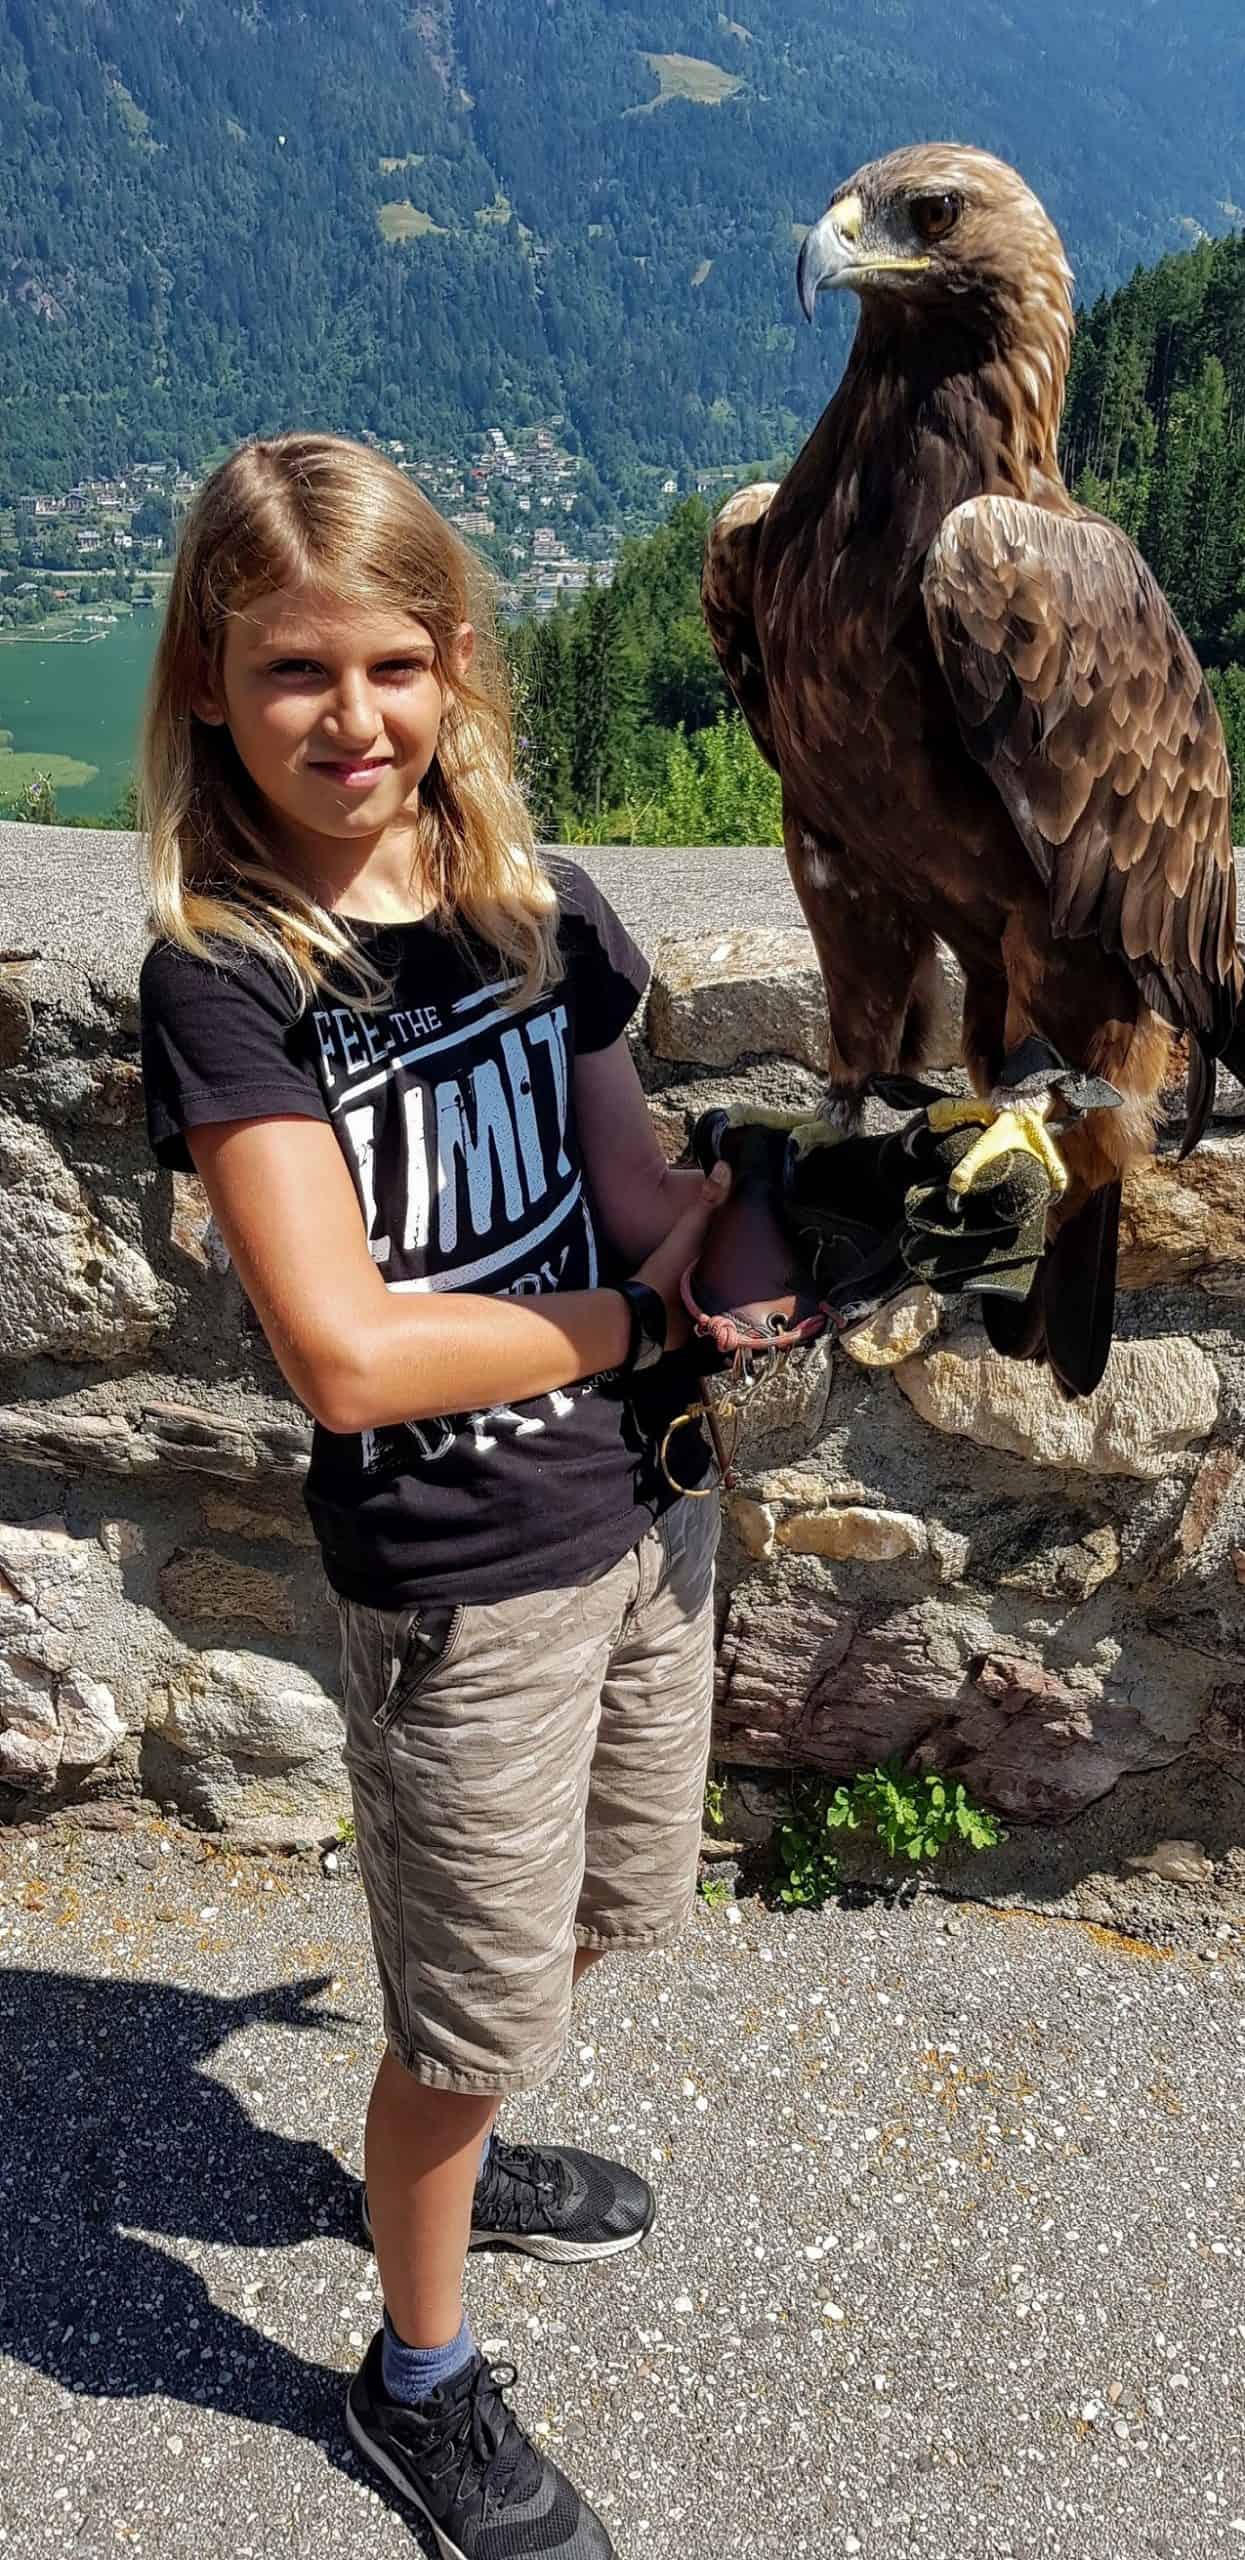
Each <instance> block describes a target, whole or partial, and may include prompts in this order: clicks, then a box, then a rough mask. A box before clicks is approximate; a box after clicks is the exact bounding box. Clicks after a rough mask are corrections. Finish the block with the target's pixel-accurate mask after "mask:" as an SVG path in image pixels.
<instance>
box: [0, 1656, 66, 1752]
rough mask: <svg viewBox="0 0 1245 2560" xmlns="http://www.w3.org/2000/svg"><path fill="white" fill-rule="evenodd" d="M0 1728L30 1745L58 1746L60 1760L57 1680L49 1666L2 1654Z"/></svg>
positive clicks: (0, 1669) (21, 1657) (28, 1658)
mask: <svg viewBox="0 0 1245 2560" xmlns="http://www.w3.org/2000/svg"><path fill="white" fill-rule="evenodd" d="M0 1725H3V1726H4V1728H5V1730H6V1731H7V1732H9V1733H20V1734H24V1735H25V1736H26V1738H27V1740H28V1741H31V1742H48V1743H51V1742H55V1744H56V1756H57V1757H58V1758H59V1756H60V1740H59V1733H60V1728H59V1726H58V1724H57V1719H56V1676H55V1673H54V1672H52V1671H49V1669H48V1667H47V1665H46V1663H42V1662H34V1661H32V1660H31V1659H30V1657H29V1656H28V1655H26V1654H21V1653H9V1654H7V1655H6V1654H0Z"/></svg>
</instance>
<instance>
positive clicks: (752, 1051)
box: [647, 931, 826, 1073]
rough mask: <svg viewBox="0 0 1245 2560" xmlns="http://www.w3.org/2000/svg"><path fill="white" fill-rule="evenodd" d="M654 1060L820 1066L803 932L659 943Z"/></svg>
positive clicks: (819, 1015) (811, 968)
mask: <svg viewBox="0 0 1245 2560" xmlns="http://www.w3.org/2000/svg"><path fill="white" fill-rule="evenodd" d="M647 1031H648V1042H649V1046H650V1048H651V1049H653V1050H654V1051H655V1052H656V1055H657V1056H658V1057H659V1058H685V1059H690V1060H693V1061H694V1062H695V1063H696V1064H697V1065H699V1066H703V1067H731V1066H734V1064H735V1062H736V1060H737V1059H739V1058H742V1057H746V1056H748V1055H767V1054H768V1055H775V1054H776V1055H778V1056H779V1057H784V1058H796V1059H798V1060H799V1061H800V1063H801V1064H802V1065H803V1066H806V1067H812V1068H814V1069H815V1070H817V1072H819V1073H820V1072H821V1071H822V1070H823V1069H824V1067H825V1064H826V999H825V994H824V991H823V988H822V983H821V973H820V971H819V969H818V967H817V963H816V960H815V958H814V955H813V946H812V943H811V942H810V940H809V938H808V935H807V934H805V933H789V932H785V931H774V932H743V933H739V932H730V931H727V932H725V933H720V934H713V933H701V934H693V935H689V936H687V937H685V938H683V939H680V940H677V941H676V940H673V939H672V940H670V941H666V942H660V943H659V944H658V946H657V953H656V958H655V961H654V965H653V977H652V985H651V989H650V993H649V1000H648V1025H647Z"/></svg>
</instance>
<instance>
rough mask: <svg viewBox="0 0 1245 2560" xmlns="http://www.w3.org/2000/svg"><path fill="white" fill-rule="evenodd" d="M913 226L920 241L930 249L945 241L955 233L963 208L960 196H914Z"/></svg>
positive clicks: (912, 206) (912, 207)
mask: <svg viewBox="0 0 1245 2560" xmlns="http://www.w3.org/2000/svg"><path fill="white" fill-rule="evenodd" d="M910 211H911V214H912V225H913V229H914V230H915V232H916V234H917V236H918V238H919V239H921V240H924V241H925V242H926V244H927V245H928V246H930V247H932V246H933V243H934V242H935V241H936V240H945V239H946V237H947V233H948V232H949V231H954V229H955V226H956V224H957V222H958V221H959V218H960V215H961V213H962V211H963V206H962V204H961V202H960V199H959V197H958V196H952V195H946V196H914V197H913V200H912V204H911V207H910Z"/></svg>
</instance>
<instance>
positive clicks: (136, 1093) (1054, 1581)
mask: <svg viewBox="0 0 1245 2560" xmlns="http://www.w3.org/2000/svg"><path fill="white" fill-rule="evenodd" d="M586 859H587V860H588V861H589V862H590V864H591V867H592V868H593V870H594V872H596V874H597V876H598V877H600V878H601V880H602V883H603V885H604V886H605V887H606V889H607V891H608V894H609V895H610V896H611V897H612V898H613V899H614V901H615V903H616V905H617V906H618V907H619V909H620V910H621V912H622V913H623V915H624V917H625V918H626V919H627V921H628V922H629V923H631V925H632V928H633V930H635V931H637V933H638V934H639V937H640V939H641V940H642V941H644V942H645V944H646V946H647V947H648V948H649V949H650V950H655V955H656V969H655V975H654V981H653V986H652V990H651V994H650V998H649V1003H648V1007H647V1012H646V1016H645V1018H644V1020H643V1021H642V1023H641V1025H640V1026H639V1031H640V1039H639V1046H638V1049H637V1056H638V1059H639V1063H640V1067H641V1072H642V1075H643V1077H644V1081H645V1084H646V1087H647V1088H648V1091H649V1093H650V1097H651V1101H652V1106H653V1109H654V1112H655V1114H656V1118H657V1125H658V1127H659V1130H660V1131H661V1134H662V1137H663V1143H664V1144H665V1145H666V1147H667V1149H668V1151H669V1152H670V1153H671V1154H672V1155H677V1154H678V1153H679V1152H680V1150H681V1148H682V1146H683V1142H684V1138H685V1133H686V1129H687V1127H688V1125H689V1121H690V1119H691V1118H692V1117H693V1116H694V1115H695V1113H696V1112H697V1111H699V1110H700V1109H702V1108H703V1107H704V1106H705V1104H707V1103H709V1102H716V1101H718V1100H729V1099H732V1098H734V1097H735V1096H737V1095H739V1094H742V1093H747V1094H748V1095H750V1096H751V1097H752V1098H754V1099H765V1100H768V1101H772V1102H782V1103H791V1104H797V1103H798V1104H811V1103H812V1102H813V1101H814V1099H815V1097H816V1093H817V1089H818V1076H817V1069H818V1062H819V1058H820V1051H821V1013H820V996H819V991H818V984H817V980H816V976H815V972H814V971H813V969H812V967H811V953H810V948H809V945H808V943H807V940H806V939H805V937H804V934H803V931H802V928H800V926H799V924H798V918H797V916H796V911H795V909H794V907H793V905H792V902H791V900H790V893H789V891H788V889H787V885H786V881H785V874H784V872H783V869H782V866H781V860H780V858H779V857H777V856H775V855H773V854H770V853H762V854H757V853H752V852H743V853H741V852H729V853H723V852H716V853H715V852H712V851H707V852H705V851H697V852H696V853H693V854H681V853H649V852H644V853H638V852H637V853H629V854H621V853H610V854H604V853H603V854H600V855H597V854H592V855H589V856H587V857H586ZM741 920H742V922H741ZM141 944H142V936H141V897H140V892H139V888H138V872H137V860H136V849H135V847H134V845H133V842H132V840H130V839H127V838H123V837H110V838H91V837H89V836H87V835H84V834H77V833H69V832H64V833H61V832H59V831H55V830H21V829H15V828H13V829H0V1275H2V1276H0V1813H3V1814H7V1815H8V1816H9V1817H10V1818H11V1817H12V1816H14V1815H16V1814H20V1815H27V1816H28V1815H29V1814H30V1813H31V1812H32V1811H35V1810H38V1809H39V1808H43V1807H51V1806H54V1805H57V1804H60V1803H64V1802H66V1801H83V1800H84V1799H91V1800H98V1799H100V1798H103V1799H105V1800H112V1799H117V1798H124V1797H125V1796H126V1795H131V1796H134V1795H144V1796H147V1797H150V1798H154V1799H155V1800H156V1801H158V1802H159V1803H162V1804H164V1805H166V1806H169V1807H174V1808H176V1809H177V1810H179V1811H180V1812H182V1813H183V1814H185V1815H186V1816H188V1817H189V1818H190V1819H192V1820H194V1821H198V1822H200V1823H202V1824H204V1825H207V1826H209V1827H211V1828H214V1829H220V1828H227V1829H229V1830H230V1832H231V1833H232V1834H234V1835H235V1836H236V1837H238V1838H239V1839H240V1840H248V1839H249V1840H250V1841H252V1842H263V1841H265V1840H286V1839H297V1838H301V1837H308V1838H315V1837H324V1836H328V1835H330V1834H331V1833H332V1831H333V1829H334V1827H335V1825H336V1821H337V1819H338V1816H339V1814H340V1813H341V1812H342V1811H343V1810H344V1808H345V1802H346V1797H345V1789H344V1783H343V1779H342V1773H341V1768H340V1759H339V1735H340V1726H339V1720H338V1715H337V1709H336V1706H335V1703H334V1698H333V1686H334V1636H335V1625H334V1619H333V1613H332V1610H331V1608H330V1606H329V1605H328V1603H327V1600H326V1597H325V1594H324V1591H323V1587H322V1584H321V1581H320V1577H319V1572H318V1567H317V1562H316V1556H315V1551H314V1548H313V1546H312V1543H311V1535H310V1530H309V1528H308V1525H307V1522H306V1519H305V1515H304V1512H303V1509H302V1504H301V1499H300V1486H301V1478H302V1474H303V1470H304V1468H305V1463H306V1453H307V1447H308V1441H309V1431H308V1426H307V1424H306V1422H305V1420H304V1418H303V1416H302V1414H301V1413H300V1412H299V1410H298V1409H297V1408H296V1407H295V1406H294V1405H292V1404H291V1402H290V1399H289V1397H288V1395H287V1394H286V1391H285V1389H284V1387H283V1384H282V1382H281V1380H280V1378H279V1376H278V1374H277V1372H276V1370H275V1368H274V1365H273V1363H272V1361H271V1359H270V1357H269V1355H268V1352H267V1348H266V1346H265V1344H264V1342H263V1339H262V1336H260V1335H259V1334H258V1332H257V1330H256V1328H255V1325H254V1323H253V1320H252V1319H251V1318H250V1316H249V1312H248V1310H247V1308H246V1305H245V1302H244V1300H243V1298H242V1295H241V1292H240V1290H239V1288H238V1285H237V1282H236V1280H235V1279H234V1277H233V1275H232V1273H231V1272H230V1271H229V1270H228V1268H227V1267H225V1266H223V1265H222V1261H221V1257H220V1254H219V1251H218V1249H217V1248H216V1246H215V1240H214V1237H213V1234H212V1230H211V1228H210V1224H209V1221H208V1219H207V1215H206V1207H205V1203H204V1201H203V1199H202V1197H201V1195H200V1193H199V1191H198V1187H197V1185H195V1184H194V1183H193V1182H191V1181H189V1180H181V1179H170V1178H169V1177H166V1176H161V1175H158V1174H157V1173H156V1172H155V1171H154V1170H153V1169H152V1167H151V1164H150V1160H149V1158H148V1156H147V1152H146V1146H145V1140H144V1135H143V1124H142V1103H141V1090H140V1083H139V1074H138V1065H137V1015H136V1007H135V998H134V987H135V981H136V975H137V966H138V960H139V957H140V954H141ZM948 1000H949V1001H948V1028H947V1031H946V1034H945V1036H944V1040H943V1042H942V1044H941V1045H942V1053H943V1057H944V1058H945V1060H946V1061H947V1062H949V1061H950V1060H951V1059H952V1058H953V1057H954V1054H955V1034H954V1000H955V987H954V980H953V977H952V975H951V973H950V972H949V973H948ZM1243 1172H1245V1094H1242V1092H1241V1091H1240V1090H1239V1088H1236V1087H1235V1086H1232V1085H1231V1084H1230V1083H1229V1082H1228V1081H1227V1080H1225V1082H1224V1089H1223V1090H1222V1091H1221V1095H1220V1116H1219V1117H1218V1118H1217V1119H1216V1121H1215V1124H1214V1128H1213V1132H1212V1134H1211V1136H1210V1138H1209V1140H1208V1142H1207V1143H1206V1144H1205V1145H1204V1146H1203V1148H1202V1150H1201V1151H1200V1153H1199V1154H1198V1156H1196V1157H1195V1158H1194V1159H1193V1160H1192V1161H1191V1162H1190V1163H1189V1164H1187V1165H1185V1166H1183V1167H1179V1166H1177V1165H1176V1164H1175V1162H1174V1160H1173V1159H1172V1158H1171V1156H1170V1155H1168V1156H1165V1157H1164V1159H1163V1160H1162V1161H1161V1162H1160V1163H1159V1164H1158V1165H1157V1166H1156V1167H1155V1168H1153V1169H1152V1170H1150V1171H1148V1172H1146V1173H1145V1174H1144V1175H1143V1176H1142V1177H1141V1178H1140V1179H1139V1180H1138V1181H1137V1182H1136V1183H1135V1184H1134V1185H1133V1188H1132V1191H1131V1193H1130V1196H1129V1199H1128V1202H1127V1208H1126V1218H1125V1250H1124V1268H1123V1280H1124V1290H1123V1296H1122V1302H1121V1312H1120V1324H1119V1340H1118V1343H1117V1347H1116V1349H1115V1351H1114V1353H1113V1355H1112V1360H1111V1365H1110V1368H1109V1370H1108V1374H1107V1377H1106V1380H1105V1381H1104V1384H1103V1386H1102V1388H1101V1389H1100V1390H1099V1392H1098V1394H1097V1395H1096V1396H1095V1397H1093V1398H1092V1399H1090V1400H1089V1401H1088V1402H1087V1403H1086V1404H1083V1405H1075V1406H1070V1405H1065V1404H1064V1403H1063V1402H1062V1400H1061V1399H1060V1398H1059V1396H1058V1395H1057V1393H1055V1391H1054V1390H1053V1389H1052V1388H1051V1386H1050V1384H1049V1382H1048V1380H1047V1379H1046V1377H1045V1375H1044V1373H1042V1372H1040V1371H1036V1370H1031V1369H1028V1368H1022V1367H1018V1366H1016V1365H1014V1364H1008V1363H1005V1362H1003V1361H1000V1360H999V1359H998V1358H997V1357H996V1356H995V1355H994V1354H993V1353H991V1352H990V1350H989V1349H988V1347H987V1346H986V1343H985V1340H984V1336H983V1335H982V1333H981V1330H980V1328H979V1327H978V1326H977V1325H976V1324H975V1323H974V1322H973V1320H972V1316H971V1312H970V1310H969V1308H968V1307H967V1306H966V1305H959V1304H956V1303H955V1302H945V1301H944V1302H940V1301H937V1300H935V1299H933V1298H931V1297H930V1296H929V1295H928V1293H925V1292H922V1291H913V1292H912V1293H911V1295H910V1297H909V1298H908V1299H906V1300H905V1301H903V1302H902V1303H901V1304H900V1306H899V1307H898V1308H897V1309H894V1310H892V1311H890V1312H889V1313H888V1315H887V1316H886V1317H885V1319H883V1320H881V1321H880V1322H879V1323H878V1324H877V1325H875V1326H873V1327H870V1328H868V1329H866V1330H865V1331H864V1332H863V1333H862V1334H860V1335H859V1336H857V1337H856V1338H855V1339H852V1340H849V1341H848V1342H847V1343H846V1344H845V1345H844V1346H843V1347H842V1349H841V1350H839V1351H838V1352H836V1353H833V1354H832V1353H831V1352H829V1351H828V1350H827V1349H825V1348H824V1347H822V1346H818V1347H817V1348H816V1349H815V1350H814V1351H813V1352H812V1353H810V1354H807V1355H804V1356H803V1357H802V1358H800V1359H799V1360H797V1361H792V1362H790V1363H788V1364H787V1365H786V1367H784V1368H782V1369H780V1370H778V1371H777V1372H776V1374H775V1376H774V1378H773V1379H772V1380H771V1381H770V1382H769V1383H768V1384H767V1385H766V1387H765V1388H764V1389H763V1390H761V1391H759V1392H758V1395H757V1397H756V1398H755V1399H754V1401H753V1402H752V1404H751V1405H750V1407H749V1411H748V1415H747V1420H746V1427H745V1430H744V1435H743V1440H742V1444H741V1468H742V1472H741V1477H740V1481H739V1483H738V1486H737V1488H736V1489H735V1491H734V1492H733V1493H732V1495H731V1497H730V1500H729V1503H728V1506H727V1539H726V1547H725V1556H724V1568H723V1574H722V1586H721V1588H722V1633H721V1648H720V1705H719V1744H720V1749H721V1752H722V1755H723V1757H724V1758H725V1759H727V1760H728V1761H731V1762H733V1763H736V1764H739V1765H742V1766H746V1767H754V1768H756V1767H760V1768H780V1767H791V1766H810V1767H815V1768H820V1769H825V1770H827V1771H832V1772H837V1773H842V1774H846V1773H849V1772H851V1771H852V1770H854V1769H856V1768H858V1767H860V1766H861V1765H863V1764H869V1763H872V1762H873V1760H874V1759H876V1758H878V1757H881V1756H884V1755H886V1754H888V1753H891V1752H894V1751H901V1752H904V1753H906V1754H908V1755H909V1756H910V1757H911V1758H912V1759H913V1760H914V1762H915V1763H917V1764H924V1765H935V1764H937V1765H938V1766H940V1767H942V1768H944V1769H945V1768H956V1769H959V1770H961V1771H963V1772H964V1773H965V1775H966V1777H967V1778H968V1779H969V1780H970V1781H971V1783H972V1785H973V1787H974V1790H975V1792H976V1793H977V1794H978V1795H979V1796H981V1797H982V1798H984V1799H986V1800H988V1801H990V1802H992V1803H994V1804H995V1805H997V1806H998V1807H1000V1808H1001V1809H1003V1810H1004V1811H1005V1812H1006V1813H1007V1814H1009V1815H1010V1816H1011V1817H1012V1818H1014V1819H1015V1818H1021V1819H1023V1818H1024V1817H1026V1816H1028V1817H1033V1816H1048V1817H1049V1816H1060V1815H1064V1814H1067V1813H1070V1812H1074V1811H1076V1810H1078V1809H1079V1808H1081V1807H1083V1806H1085V1805H1086V1804H1088V1803H1090V1802H1091V1801H1093V1800H1094V1799H1095V1798H1099V1797H1101V1796H1103V1795H1104V1794H1105V1793H1106V1792H1107V1791H1108V1790H1109V1789H1111V1788H1112V1787H1113V1785H1114V1784H1115V1782H1116V1780H1117V1779H1118V1778H1119V1777H1120V1776H1121V1775H1122V1774H1123V1773H1125V1772H1130V1771H1141V1770H1157V1769H1166V1768H1170V1767H1171V1766H1172V1765H1173V1764H1174V1763H1177V1762H1185V1763H1188V1764H1189V1765H1190V1766H1193V1765H1196V1766H1198V1767H1199V1768H1209V1769H1211V1770H1215V1771H1219V1772H1222V1773H1223V1775H1224V1777H1225V1778H1229V1777H1231V1778H1235V1779H1245V1430H1243V1421H1245V1192H1243V1190H1242V1174H1243ZM1242 1801H1245V1799H1242Z"/></svg>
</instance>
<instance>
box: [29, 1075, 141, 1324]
mask: <svg viewBox="0 0 1245 2560" xmlns="http://www.w3.org/2000/svg"><path fill="white" fill-rule="evenodd" d="M0 1269H2V1270H3V1272H4V1288H3V1291H2V1292H0V1360H33V1359H36V1358H39V1357H48V1356H51V1357H53V1358H56V1359H61V1360H73V1361H82V1360H107V1359H115V1358H118V1357H120V1356H121V1355H122V1354H124V1353H128V1352H135V1351H145V1350H146V1349H147V1348H148V1347H149V1345H150V1343H151V1341H152V1339H153V1336H154V1335H155V1333H156V1331H157V1329H158V1328H159V1326H160V1324H161V1322H162V1320H163V1319H164V1317H165V1316H166V1315H167V1313H168V1311H169V1301H168V1299H167V1296H166V1293H165V1291H164V1290H163V1289H162V1288H161V1285H160V1282H159V1281H158V1280H157V1278H156V1275H155V1273H154V1271H153V1270H152V1268H151V1265H150V1263H148V1262H146V1261H145V1260H144V1258H143V1256H142V1254H141V1253H137V1252H136V1251H135V1249H134V1247H133V1246H132V1245H130V1244H127V1243H126V1242H125V1241H124V1240H123V1238H122V1237H120V1236H118V1235H115V1234H114V1233H113V1232H112V1230H111V1229H110V1228H109V1227H108V1226H106V1225H105V1223H104V1222H103V1220H102V1219H101V1217H100V1216H99V1214H98V1212H97V1211H96V1209H95V1208H94V1207H93V1206H92V1204H91V1202H90V1201H89V1200H88V1198H87V1196H86V1193H85V1191H84V1190H83V1188H82V1186H81V1184H80V1183H79V1182H78V1181H77V1179H76V1178H75V1176H74V1175H73V1174H72V1173H71V1172H70V1171H69V1168H68V1167H67V1165H66V1164H65V1163H64V1161H63V1159H62V1158H61V1157H60V1156H59V1155H58V1154H57V1152H56V1149H55V1148H54V1147H53V1146H52V1145H51V1144H50V1142H49V1140H48V1139H47V1138H46V1137H44V1136H43V1134H42V1132H41V1131H39V1130H36V1129H33V1128H30V1127H28V1126H27V1125H26V1124H25V1123H23V1122H20V1121H15V1120H11V1119H7V1118H5V1119H3V1120H0Z"/></svg>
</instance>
